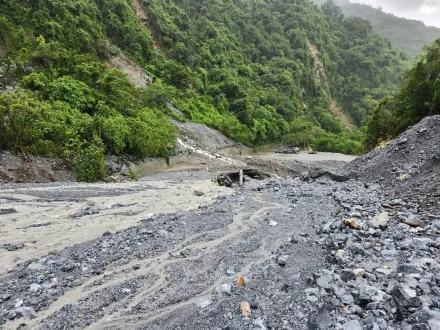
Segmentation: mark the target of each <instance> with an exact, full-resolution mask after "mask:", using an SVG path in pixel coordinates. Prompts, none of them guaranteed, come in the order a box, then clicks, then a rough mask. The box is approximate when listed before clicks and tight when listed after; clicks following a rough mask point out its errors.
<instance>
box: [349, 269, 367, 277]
mask: <svg viewBox="0 0 440 330" xmlns="http://www.w3.org/2000/svg"><path fill="white" fill-rule="evenodd" d="M352 272H353V274H354V276H355V277H362V276H364V274H365V269H362V268H356V269H353V270H352Z"/></svg>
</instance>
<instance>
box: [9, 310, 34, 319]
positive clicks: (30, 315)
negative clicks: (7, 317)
mask: <svg viewBox="0 0 440 330" xmlns="http://www.w3.org/2000/svg"><path fill="white" fill-rule="evenodd" d="M14 311H15V312H16V313H17V314H21V316H22V317H23V318H25V319H27V320H30V319H33V318H35V317H37V313H36V312H35V310H34V309H33V308H32V307H19V308H16V309H15V310H14Z"/></svg>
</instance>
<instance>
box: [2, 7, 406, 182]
mask: <svg viewBox="0 0 440 330" xmlns="http://www.w3.org/2000/svg"><path fill="white" fill-rule="evenodd" d="M121 52H122V53H125V54H126V55H128V56H129V57H130V58H131V59H132V60H133V61H135V62H136V63H137V64H138V65H140V66H141V67H143V68H144V69H145V71H146V72H147V74H148V75H149V76H151V77H152V78H153V80H154V83H153V84H151V85H148V86H144V87H140V88H139V87H135V86H134V85H133V84H132V83H131V82H130V80H129V78H128V76H127V75H126V74H124V73H123V72H121V71H119V70H118V69H114V68H111V67H109V66H108V65H106V64H105V63H106V62H107V60H108V59H109V58H111V57H113V56H115V55H118V54H119V53H121ZM406 60H407V58H406V55H405V54H404V53H402V52H400V51H398V50H396V49H395V48H393V47H392V46H391V44H390V42H388V41H387V40H385V39H384V38H382V37H380V36H379V35H377V34H376V33H374V32H373V31H372V28H371V25H370V24H369V23H368V22H367V21H364V20H362V19H359V18H354V17H350V18H345V17H344V16H343V15H342V13H341V10H340V9H339V8H338V7H336V6H334V5H333V4H331V3H327V4H325V5H324V6H323V7H322V9H321V8H319V7H317V6H316V5H314V4H312V3H311V2H310V1H308V0H295V1H282V0H266V1H262V0H247V1H232V0H231V1H214V0H208V1H202V0H196V1H191V2H189V1H179V2H175V1H165V0H149V1H145V0H141V1H140V2H132V1H131V0H89V1H87V0H63V1H61V0H24V1H20V2H17V1H15V0H4V1H2V2H1V3H0V67H1V69H0V70H1V73H0V87H1V86H3V87H4V88H5V87H6V86H9V88H11V87H10V86H15V89H16V91H15V92H8V93H3V94H2V95H1V96H0V126H1V128H2V129H1V131H0V149H12V150H15V151H17V152H24V153H28V152H31V153H35V154H39V155H55V156H61V157H65V158H66V159H68V160H69V161H71V162H72V164H73V165H74V166H75V167H76V169H77V174H78V176H79V178H80V179H83V180H95V179H98V178H100V177H101V176H102V175H103V171H104V168H103V156H104V154H105V153H109V154H126V155H131V156H133V157H138V158H142V157H146V156H162V157H168V155H169V153H170V152H172V150H173V145H174V128H173V127H172V126H171V125H170V124H169V123H168V119H167V117H168V116H171V115H172V114H171V113H170V112H169V110H168V109H167V107H166V104H167V102H168V101H172V102H173V103H174V104H175V105H176V106H177V107H178V108H179V109H180V110H182V111H183V113H184V114H185V116H186V119H187V120H192V121H196V122H201V123H205V124H208V125H209V126H212V127H214V128H217V129H219V130H220V131H222V132H224V133H225V134H227V135H228V136H230V137H232V138H234V139H236V140H238V141H241V142H243V143H246V144H248V145H259V144H264V143H269V142H276V141H281V140H283V139H284V140H285V141H287V142H289V143H292V144H299V143H308V144H309V145H311V146H312V147H314V148H317V149H319V150H328V151H341V152H345V153H359V152H362V144H361V139H362V137H363V134H362V131H361V130H359V129H351V130H350V131H347V130H346V129H345V127H344V125H343V124H341V122H339V121H338V120H336V119H335V118H334V115H332V113H333V114H334V113H335V111H336V110H338V111H340V108H342V111H343V112H344V113H345V115H346V116H347V117H348V118H349V120H350V122H352V123H354V124H355V125H356V126H358V127H361V126H364V125H366V123H367V120H368V116H369V114H370V113H371V109H372V108H373V107H374V106H375V105H376V104H377V102H378V101H379V100H380V99H382V98H383V97H384V96H385V95H389V94H393V92H394V91H395V90H396V86H397V83H398V82H399V79H400V77H401V75H402V74H403V72H404V71H405V70H406V67H407V63H406ZM335 108H337V109H335ZM180 119H182V118H180Z"/></svg>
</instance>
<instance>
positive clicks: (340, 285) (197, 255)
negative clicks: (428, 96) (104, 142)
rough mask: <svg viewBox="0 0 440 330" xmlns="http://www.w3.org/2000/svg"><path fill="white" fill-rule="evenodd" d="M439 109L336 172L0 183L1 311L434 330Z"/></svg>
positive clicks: (300, 166) (71, 318)
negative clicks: (235, 180) (241, 179)
mask: <svg viewBox="0 0 440 330" xmlns="http://www.w3.org/2000/svg"><path fill="white" fill-rule="evenodd" d="M439 120H440V117H432V118H428V119H426V120H424V121H422V122H421V123H420V124H419V125H418V126H415V127H413V128H411V129H410V130H409V131H408V132H406V133H404V134H403V135H402V136H400V137H398V138H397V139H396V140H395V141H394V142H392V143H391V144H390V145H389V146H387V147H386V148H385V149H381V150H380V149H378V150H375V151H373V152H372V153H370V154H369V155H366V156H364V157H362V158H359V159H358V160H356V161H355V162H353V163H351V164H350V165H348V166H347V167H346V168H345V169H344V170H342V171H340V173H339V174H335V173H329V172H333V171H334V170H336V167H335V166H336V165H338V164H335V163H334V162H326V163H324V165H322V166H321V168H320V165H319V163H314V164H312V163H304V162H302V163H301V162H297V161H296V160H290V159H287V160H285V161H284V162H283V163H280V164H279V163H277V160H274V161H273V162H271V159H266V160H265V159H264V157H262V158H263V159H257V158H258V157H253V158H252V161H253V162H254V163H253V165H258V164H260V162H262V163H261V167H262V168H265V169H270V170H271V171H272V170H273V171H274V172H278V173H279V172H282V171H284V172H285V173H287V174H288V173H291V174H293V175H296V174H297V175H298V177H296V178H295V179H293V178H287V177H285V178H281V177H279V176H277V175H274V176H272V178H270V179H265V180H261V181H256V180H247V181H246V184H245V186H244V187H234V188H223V187H218V186H216V185H214V183H212V181H211V180H214V179H215V173H213V172H206V171H192V172H179V173H162V174H158V175H155V176H152V177H149V178H148V179H144V180H142V181H140V182H123V183H120V184H98V185H79V184H76V183H72V184H63V183H55V184H46V185H29V184H25V185H13V184H10V185H4V186H2V190H1V191H0V220H1V222H0V223H1V227H0V228H1V230H2V235H1V237H2V240H5V242H4V244H3V242H2V248H3V249H2V252H1V253H0V256H1V257H2V264H5V263H6V264H7V263H10V266H9V267H7V268H10V269H9V270H8V271H7V269H3V272H2V273H1V274H0V327H2V328H4V329H17V328H20V329H51V330H52V329H108V330H110V329H113V330H114V329H188V330H190V329H191V330H193V329H200V330H201V329H225V330H226V329H230V330H234V329H237V330H238V329H240V330H241V329H252V330H257V329H260V330H266V329H286V330H287V329H292V330H297V329H309V330H326V329H331V330H336V329H338V330H439V329H440V298H439V297H440V257H439V256H440V239H439V238H438V235H439V233H440V214H439V213H438V206H439V205H440V204H439V200H438V198H437V197H438V196H437V195H436V194H437V192H436V189H437V187H439V181H440V180H439V177H438V176H437V175H435V174H436V173H438V159H439V157H440V155H439V148H438V147H439V143H438V139H439V136H440V135H439V134H438V132H437V130H438V127H439V126H438V123H439ZM415 150H419V151H418V153H417V154H414V151H415ZM422 151H423V152H422ZM243 159H244V157H243ZM225 161H228V159H224V160H222V162H225ZM277 169H278V171H277ZM304 172H306V173H304ZM413 188H417V189H413ZM167 212H169V213H167ZM35 237H37V238H38V239H35ZM32 238H33V240H31V239H32ZM6 240H8V241H6Z"/></svg>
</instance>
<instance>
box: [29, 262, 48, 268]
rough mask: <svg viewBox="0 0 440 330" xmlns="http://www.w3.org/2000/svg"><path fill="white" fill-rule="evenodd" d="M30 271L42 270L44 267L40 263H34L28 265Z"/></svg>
mask: <svg viewBox="0 0 440 330" xmlns="http://www.w3.org/2000/svg"><path fill="white" fill-rule="evenodd" d="M28 269H30V270H42V269H44V266H43V265H42V264H40V263H38V262H32V263H30V264H29V265H28Z"/></svg>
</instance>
